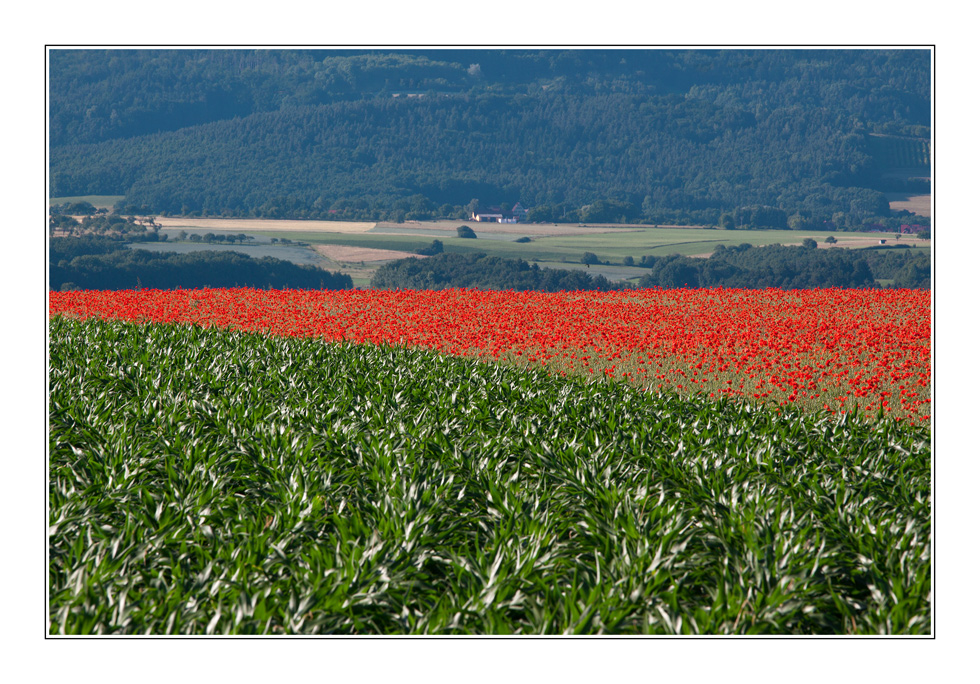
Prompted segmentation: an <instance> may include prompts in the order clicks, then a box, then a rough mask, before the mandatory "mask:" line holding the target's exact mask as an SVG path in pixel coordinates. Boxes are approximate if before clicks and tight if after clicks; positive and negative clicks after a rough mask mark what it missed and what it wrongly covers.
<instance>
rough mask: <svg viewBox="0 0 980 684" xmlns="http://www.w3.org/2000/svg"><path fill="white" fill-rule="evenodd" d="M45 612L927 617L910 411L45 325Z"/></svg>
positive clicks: (926, 457) (732, 626)
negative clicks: (831, 406) (796, 403)
mask: <svg viewBox="0 0 980 684" xmlns="http://www.w3.org/2000/svg"><path fill="white" fill-rule="evenodd" d="M49 353H50V356H49V358H50V437H49V439H50V444H49V472H50V491H49V497H50V499H49V506H50V514H49V522H50V528H49V574H50V577H49V581H50V603H49V629H50V632H51V633H53V634H58V633H65V634H93V633H100V634H110V633H112V634H144V633H146V634H273V633H289V634H395V633H397V634H402V633H429V634H510V633H522V634H564V633H611V634H648V633H649V634H678V633H683V634H692V633H693V634H757V633H775V634H826V633H830V634H845V633H861V634H880V633H902V634H928V633H930V632H931V629H932V622H931V558H930V515H931V492H930V459H931V450H930V430H929V428H928V427H926V426H922V425H915V424H911V423H906V422H902V423H898V422H896V421H894V420H881V421H870V422H869V421H867V420H865V419H863V418H858V417H857V416H856V415H855V414H848V415H828V414H822V415H814V414H812V413H804V412H802V411H800V410H798V409H797V408H795V407H792V406H790V407H784V410H783V411H782V413H777V412H775V411H774V410H772V409H771V408H765V407H763V406H760V405H757V404H744V403H736V402H735V401H732V400H727V399H726V400H722V401H711V400H709V399H707V398H705V397H698V396H695V397H690V398H686V399H685V398H681V397H678V396H675V395H664V396H659V395H656V394H654V393H651V392H642V391H639V390H638V389H637V388H636V387H634V386H631V385H629V384H627V383H616V382H608V381H605V380H595V379H592V380H590V379H587V378H583V377H569V378H561V377H557V376H555V375H548V374H547V373H545V372H544V371H543V370H535V369H533V368H530V369H525V370H521V369H517V368H514V367H506V366H501V365H498V364H492V363H485V362H480V361H477V360H473V359H464V358H454V357H451V356H447V355H442V354H438V353H435V352H432V351H425V350H420V349H404V348H396V347H386V346H373V345H354V344H349V343H326V342H324V341H323V340H321V339H316V338H305V339H304V338H288V337H285V338H284V337H271V336H263V335H258V334H249V333H243V332H232V331H226V330H219V329H216V328H200V327H195V326H186V325H163V324H134V323H123V322H119V321H103V320H97V319H90V320H86V321H77V320H71V319H67V318H63V317H57V316H56V317H53V318H52V319H51V321H50V352H49Z"/></svg>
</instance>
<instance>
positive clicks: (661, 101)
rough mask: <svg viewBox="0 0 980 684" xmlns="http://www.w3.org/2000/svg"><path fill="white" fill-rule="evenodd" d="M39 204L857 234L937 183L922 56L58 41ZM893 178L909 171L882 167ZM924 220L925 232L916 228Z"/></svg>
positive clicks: (134, 210)
mask: <svg viewBox="0 0 980 684" xmlns="http://www.w3.org/2000/svg"><path fill="white" fill-rule="evenodd" d="M49 63H50V69H49V74H50V81H49V82H50V97H49V110H50V126H49V139H50V187H51V193H52V195H53V196H78V195H90V194H120V195H123V194H124V195H125V200H123V202H122V203H121V206H120V208H121V209H123V210H124V211H125V212H126V213H156V214H161V213H169V214H190V215H195V214H196V215H236V216H264V217H279V218H287V217H289V218H304V217H305V218H336V219H374V220H395V221H399V220H404V219H427V218H439V217H453V218H460V217H465V216H467V214H468V212H469V211H470V210H472V209H473V208H474V207H476V206H477V205H484V206H488V205H512V204H513V203H515V202H517V201H520V202H521V203H522V204H523V205H524V206H525V207H526V208H527V209H528V210H529V215H528V219H529V220H532V221H550V222H559V221H584V222H622V221H643V222H649V223H669V222H681V223H702V224H726V223H730V224H732V227H738V228H753V227H775V228H793V227H807V228H812V227H829V226H833V227H835V228H837V229H856V228H859V227H861V225H862V224H863V223H867V222H881V221H883V220H886V219H889V218H893V217H892V216H891V212H890V211H889V208H888V202H887V201H886V199H885V196H884V194H883V193H884V192H886V191H894V190H908V191H924V192H928V191H929V180H928V176H929V162H930V158H929V157H930V149H929V137H930V135H931V128H930V126H931V70H930V53H929V51H928V50H718V51H710V50H626V49H622V50H618V49H604V50H572V51H559V50H534V51H528V50H428V51H426V50H413V51H397V52H393V51H378V50H374V51H360V52H355V51H315V50H288V51H275V50H271V51H262V50H52V51H51V52H50V60H49ZM896 166H902V167H903V168H904V167H909V168H912V169H913V170H914V172H909V173H906V174H905V175H902V174H896V173H894V170H895V167H896ZM917 222H920V223H921V222H922V220H921V219H917Z"/></svg>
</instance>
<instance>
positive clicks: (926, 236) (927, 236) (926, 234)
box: [915, 230, 932, 240]
mask: <svg viewBox="0 0 980 684" xmlns="http://www.w3.org/2000/svg"><path fill="white" fill-rule="evenodd" d="M915 237H917V238H919V239H920V240H931V239H932V231H931V230H920V231H919V232H918V233H916V234H915Z"/></svg>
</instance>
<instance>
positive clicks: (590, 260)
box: [582, 252, 600, 266]
mask: <svg viewBox="0 0 980 684" xmlns="http://www.w3.org/2000/svg"><path fill="white" fill-rule="evenodd" d="M582 263H583V264H585V265H587V266H588V265H591V264H598V263H600V262H599V257H598V256H596V255H595V254H593V253H592V252H586V253H585V254H583V255H582Z"/></svg>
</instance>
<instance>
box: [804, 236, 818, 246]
mask: <svg viewBox="0 0 980 684" xmlns="http://www.w3.org/2000/svg"><path fill="white" fill-rule="evenodd" d="M803 246H804V247H806V248H807V249H816V248H817V241H816V240H814V239H813V238H803Z"/></svg>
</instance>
